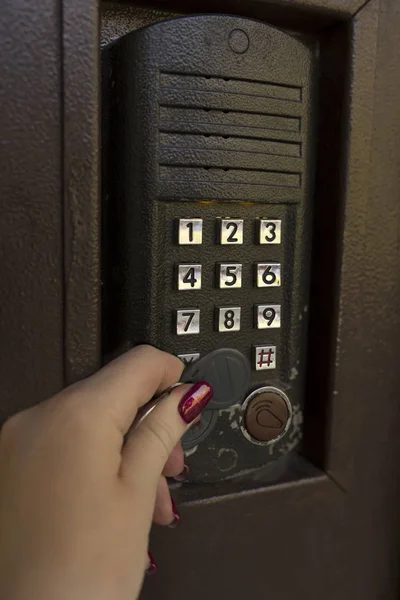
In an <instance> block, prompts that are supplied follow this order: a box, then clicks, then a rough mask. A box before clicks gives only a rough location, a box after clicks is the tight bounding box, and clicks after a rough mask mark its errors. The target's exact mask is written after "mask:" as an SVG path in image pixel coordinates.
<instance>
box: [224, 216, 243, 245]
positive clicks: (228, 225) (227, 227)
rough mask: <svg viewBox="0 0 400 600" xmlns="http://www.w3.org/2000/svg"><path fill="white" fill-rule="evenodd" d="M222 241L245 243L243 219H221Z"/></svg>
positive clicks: (226, 242) (225, 242)
mask: <svg viewBox="0 0 400 600" xmlns="http://www.w3.org/2000/svg"><path fill="white" fill-rule="evenodd" d="M220 243H221V244H243V219H221V220H220Z"/></svg>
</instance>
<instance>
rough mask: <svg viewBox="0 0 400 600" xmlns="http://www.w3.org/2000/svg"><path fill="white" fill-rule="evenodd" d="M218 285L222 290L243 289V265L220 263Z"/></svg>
mask: <svg viewBox="0 0 400 600" xmlns="http://www.w3.org/2000/svg"><path fill="white" fill-rule="evenodd" d="M218 284H219V287H220V288H221V289H225V288H241V287H242V265H241V264H238V263H220V264H219V265H218Z"/></svg>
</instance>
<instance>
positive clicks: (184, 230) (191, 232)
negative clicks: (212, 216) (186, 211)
mask: <svg viewBox="0 0 400 600" xmlns="http://www.w3.org/2000/svg"><path fill="white" fill-rule="evenodd" d="M202 242H203V219H179V230H178V243H179V245H180V246H189V245H191V244H193V245H194V244H201V243H202Z"/></svg>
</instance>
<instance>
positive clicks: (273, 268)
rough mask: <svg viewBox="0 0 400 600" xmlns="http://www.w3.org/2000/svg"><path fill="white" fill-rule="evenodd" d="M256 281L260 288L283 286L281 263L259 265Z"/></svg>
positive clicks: (257, 265) (257, 266)
mask: <svg viewBox="0 0 400 600" xmlns="http://www.w3.org/2000/svg"><path fill="white" fill-rule="evenodd" d="M256 281H257V287H259V288H261V287H276V286H279V285H281V265H280V264H279V263H257V264H256Z"/></svg>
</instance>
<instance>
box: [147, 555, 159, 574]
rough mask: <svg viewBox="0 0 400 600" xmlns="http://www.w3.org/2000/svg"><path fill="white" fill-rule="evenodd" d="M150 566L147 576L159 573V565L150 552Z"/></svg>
mask: <svg viewBox="0 0 400 600" xmlns="http://www.w3.org/2000/svg"><path fill="white" fill-rule="evenodd" d="M148 555H149V561H150V565H149V566H148V567H147V569H146V575H154V574H155V573H157V565H156V563H155V560H154V558H153V555H152V553H151V552H148Z"/></svg>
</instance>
